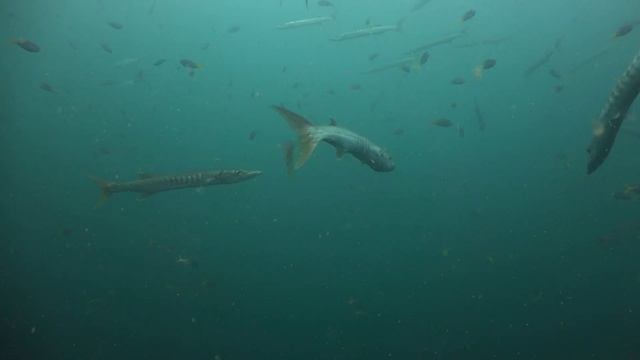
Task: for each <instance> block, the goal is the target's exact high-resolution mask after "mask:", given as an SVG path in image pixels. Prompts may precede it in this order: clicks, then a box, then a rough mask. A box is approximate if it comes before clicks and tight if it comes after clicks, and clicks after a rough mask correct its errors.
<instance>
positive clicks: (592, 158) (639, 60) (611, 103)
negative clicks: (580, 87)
mask: <svg viewBox="0 0 640 360" xmlns="http://www.w3.org/2000/svg"><path fill="white" fill-rule="evenodd" d="M639 92H640V52H638V53H637V54H636V55H635V57H634V58H633V59H632V60H631V63H630V64H629V66H628V67H627V69H626V70H625V72H624V74H623V75H622V77H621V78H620V79H619V80H618V83H617V84H616V86H615V87H614V89H613V90H612V91H611V93H610V94H609V99H608V100H607V103H606V104H605V106H604V109H603V110H602V112H601V113H600V116H599V118H598V120H597V122H596V124H595V126H594V130H593V135H592V137H591V142H590V144H589V146H588V147H587V153H588V161H587V174H592V173H593V172H594V171H596V170H597V169H598V168H599V167H600V166H601V165H602V164H603V163H604V161H605V160H606V159H607V157H608V156H609V153H610V152H611V149H612V148H613V144H614V143H615V140H616V136H617V135H618V130H620V127H621V126H622V122H623V121H624V119H625V117H626V115H627V113H628V112H629V107H631V104H633V102H634V100H635V99H636V97H637V96H638V93H639Z"/></svg>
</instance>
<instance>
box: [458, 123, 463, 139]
mask: <svg viewBox="0 0 640 360" xmlns="http://www.w3.org/2000/svg"><path fill="white" fill-rule="evenodd" d="M458 136H459V137H461V138H464V128H463V127H462V125H458Z"/></svg>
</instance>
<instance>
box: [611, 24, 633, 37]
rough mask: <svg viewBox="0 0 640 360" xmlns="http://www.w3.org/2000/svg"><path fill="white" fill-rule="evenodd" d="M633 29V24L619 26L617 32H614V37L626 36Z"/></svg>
mask: <svg viewBox="0 0 640 360" xmlns="http://www.w3.org/2000/svg"><path fill="white" fill-rule="evenodd" d="M631 30H633V24H626V25H622V26H620V27H619V28H618V30H616V32H615V33H614V34H613V37H614V38H619V37H622V36H625V35H627V34H628V33H630V32H631Z"/></svg>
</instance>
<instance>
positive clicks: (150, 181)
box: [91, 170, 262, 203]
mask: <svg viewBox="0 0 640 360" xmlns="http://www.w3.org/2000/svg"><path fill="white" fill-rule="evenodd" d="M260 174H262V172H260V171H255V170H254V171H251V170H219V171H203V172H195V173H189V174H182V175H161V176H157V175H149V174H140V175H139V176H138V179H137V180H133V181H122V182H120V181H106V180H103V179H99V178H96V177H91V179H92V180H93V181H95V183H96V184H98V186H100V189H101V190H102V196H101V198H100V201H99V203H101V202H103V201H105V200H106V199H107V198H109V196H110V195H111V194H115V193H119V192H136V193H140V197H141V198H146V197H149V196H151V195H153V194H156V193H159V192H162V191H169V190H177V189H185V188H200V187H204V186H210V185H224V184H234V183H238V182H242V181H247V180H250V179H253V178H254V177H256V176H258V175H260Z"/></svg>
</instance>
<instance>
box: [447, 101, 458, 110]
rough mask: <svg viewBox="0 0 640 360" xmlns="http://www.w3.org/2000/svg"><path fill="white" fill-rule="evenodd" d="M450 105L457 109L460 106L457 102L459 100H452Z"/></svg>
mask: <svg viewBox="0 0 640 360" xmlns="http://www.w3.org/2000/svg"><path fill="white" fill-rule="evenodd" d="M449 107H450V108H452V109H457V108H458V103H457V102H455V101H452V102H451V103H450V104H449Z"/></svg>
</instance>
